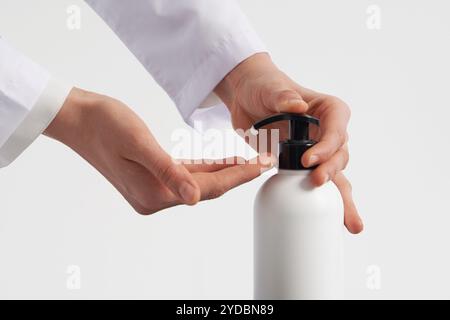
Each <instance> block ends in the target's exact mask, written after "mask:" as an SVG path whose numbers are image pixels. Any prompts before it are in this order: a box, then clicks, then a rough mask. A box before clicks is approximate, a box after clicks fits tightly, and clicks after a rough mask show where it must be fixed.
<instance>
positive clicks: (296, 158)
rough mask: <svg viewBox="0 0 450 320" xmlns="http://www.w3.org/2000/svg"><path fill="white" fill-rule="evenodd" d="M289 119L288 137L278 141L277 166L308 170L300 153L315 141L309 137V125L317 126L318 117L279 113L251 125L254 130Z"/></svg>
mask: <svg viewBox="0 0 450 320" xmlns="http://www.w3.org/2000/svg"><path fill="white" fill-rule="evenodd" d="M282 120H289V138H288V139H287V140H284V141H281V142H280V148H279V154H278V167H279V168H280V169H288V170H310V169H314V167H309V168H305V167H304V166H303V165H302V162H301V158H302V155H303V154H304V153H305V152H306V150H308V149H309V148H311V147H312V146H313V145H314V144H316V141H314V140H311V139H310V138H309V125H310V124H314V125H316V126H319V119H317V118H314V117H312V116H309V115H307V114H299V113H279V114H275V115H273V116H270V117H268V118H265V119H263V120H261V121H259V122H257V123H255V124H254V125H253V128H254V129H255V130H258V129H260V128H261V127H263V126H266V125H268V124H270V123H273V122H277V121H282Z"/></svg>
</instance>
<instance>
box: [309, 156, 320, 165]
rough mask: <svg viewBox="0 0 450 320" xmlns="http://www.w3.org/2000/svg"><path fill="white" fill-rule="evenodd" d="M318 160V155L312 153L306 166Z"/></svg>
mask: <svg viewBox="0 0 450 320" xmlns="http://www.w3.org/2000/svg"><path fill="white" fill-rule="evenodd" d="M318 161H319V157H318V156H316V155H315V154H313V155H312V156H310V157H309V161H308V167H311V166H313V165H315V164H316V163H317V162H318Z"/></svg>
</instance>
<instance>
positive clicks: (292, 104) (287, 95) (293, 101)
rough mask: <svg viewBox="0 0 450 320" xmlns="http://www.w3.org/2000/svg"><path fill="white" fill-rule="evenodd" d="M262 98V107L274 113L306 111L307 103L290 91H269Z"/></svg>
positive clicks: (295, 92)
mask: <svg viewBox="0 0 450 320" xmlns="http://www.w3.org/2000/svg"><path fill="white" fill-rule="evenodd" d="M263 97H264V98H263V100H264V101H263V102H264V105H265V106H266V107H267V108H268V109H269V110H271V111H273V112H274V113H279V112H293V113H303V112H306V111H307V110H308V103H306V101H305V100H303V98H302V96H301V95H300V93H298V92H297V91H295V90H292V89H278V90H270V92H268V93H266V94H265V95H263Z"/></svg>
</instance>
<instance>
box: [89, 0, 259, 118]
mask: <svg viewBox="0 0 450 320" xmlns="http://www.w3.org/2000/svg"><path fill="white" fill-rule="evenodd" d="M86 2H87V3H88V4H89V5H90V6H91V7H92V8H93V9H94V10H95V11H96V12H97V13H98V14H99V15H100V16H101V17H102V18H103V20H105V22H106V23H107V24H108V25H109V26H110V28H111V29H112V30H113V31H114V32H115V33H116V34H117V36H118V37H119V38H120V39H121V40H122V41H123V42H124V43H125V45H126V46H127V47H128V48H129V49H130V51H131V52H132V53H133V54H134V55H135V56H136V57H137V59H138V60H139V61H140V62H141V63H142V64H143V66H144V67H145V68H146V69H147V70H148V71H149V72H150V73H151V75H152V76H153V78H154V79H155V80H156V81H157V82H158V83H159V85H160V86H161V87H162V88H163V89H164V90H165V91H166V92H167V93H168V95H169V96H170V97H171V99H172V100H173V101H174V102H175V104H176V106H177V108H178V110H179V111H180V113H181V115H182V116H183V118H184V120H185V121H187V122H188V123H190V124H192V120H193V118H195V119H196V120H200V119H201V118H204V117H203V116H202V115H205V110H198V111H199V112H198V114H197V116H195V115H193V113H194V111H195V110H196V108H198V107H200V106H201V107H206V106H213V105H215V104H217V103H219V102H220V100H218V98H217V97H215V96H214V95H213V93H212V92H213V90H214V88H215V87H216V85H217V84H218V83H219V82H220V81H221V80H222V79H223V78H224V76H225V75H226V74H227V73H228V72H230V71H231V70H232V69H233V68H234V67H235V66H236V65H237V64H239V63H240V62H241V61H243V60H245V59H246V58H248V57H250V56H251V55H253V54H255V53H258V52H264V51H265V48H264V45H263V43H262V41H261V40H260V39H259V37H258V36H257V35H256V33H255V31H254V30H253V28H252V27H251V25H250V23H249V22H248V20H247V18H246V17H245V15H244V14H243V13H242V11H241V10H240V8H239V6H238V4H237V3H236V1H235V0H135V1H124V0H86ZM217 114H223V112H221V111H220V110H219V111H218V113H217ZM219 117H221V116H219ZM210 118H211V117H210Z"/></svg>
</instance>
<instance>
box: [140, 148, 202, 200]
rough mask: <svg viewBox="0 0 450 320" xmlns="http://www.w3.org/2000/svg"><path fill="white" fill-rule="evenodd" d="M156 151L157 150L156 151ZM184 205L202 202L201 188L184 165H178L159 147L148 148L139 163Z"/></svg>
mask: <svg viewBox="0 0 450 320" xmlns="http://www.w3.org/2000/svg"><path fill="white" fill-rule="evenodd" d="M155 149H156V150H155ZM139 162H140V163H141V164H142V165H143V166H144V167H145V168H147V170H149V171H150V172H151V173H152V174H153V175H154V176H155V177H156V178H157V179H158V180H159V181H160V182H161V183H162V184H163V185H164V186H166V187H167V188H168V189H169V190H170V191H172V193H173V194H174V195H175V196H177V197H178V198H179V200H181V201H182V203H184V204H188V205H194V204H196V203H197V202H198V201H200V196H201V193H200V187H199V186H198V184H197V182H196V181H195V179H194V177H193V176H192V174H191V173H190V172H189V171H188V170H187V169H186V167H185V166H184V165H182V164H179V163H176V162H175V161H174V160H173V159H172V157H170V156H169V155H168V154H167V153H166V152H165V151H164V150H163V149H162V148H161V147H160V146H159V145H158V146H153V150H151V149H150V148H146V152H145V154H143V155H142V157H141V159H140V161H139Z"/></svg>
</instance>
